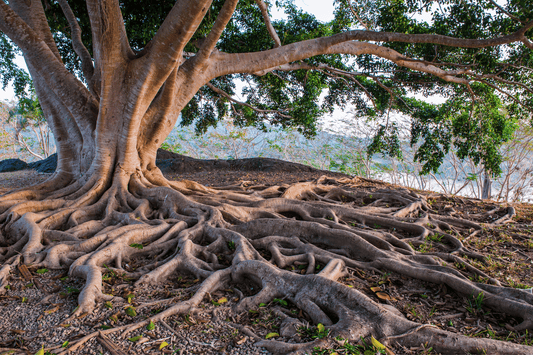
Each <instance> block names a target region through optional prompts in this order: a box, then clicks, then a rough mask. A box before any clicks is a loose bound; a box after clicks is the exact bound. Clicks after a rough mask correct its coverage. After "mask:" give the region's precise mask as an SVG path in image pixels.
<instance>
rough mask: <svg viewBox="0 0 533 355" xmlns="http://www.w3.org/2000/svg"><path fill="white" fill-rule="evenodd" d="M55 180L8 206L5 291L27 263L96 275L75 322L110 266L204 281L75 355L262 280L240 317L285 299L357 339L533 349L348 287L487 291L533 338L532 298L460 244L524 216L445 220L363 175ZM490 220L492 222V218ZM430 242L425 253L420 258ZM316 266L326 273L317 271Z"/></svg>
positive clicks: (17, 195) (1, 278)
mask: <svg viewBox="0 0 533 355" xmlns="http://www.w3.org/2000/svg"><path fill="white" fill-rule="evenodd" d="M56 179H59V180H56ZM54 181H55V182H56V183H57V181H60V182H61V183H62V185H61V187H60V189H57V186H56V188H55V189H54V188H53V187H52V186H53V184H49V183H44V184H41V185H40V186H39V188H38V189H37V190H35V191H33V190H21V191H17V192H14V193H11V194H9V195H6V196H4V197H2V198H0V213H1V215H0V223H2V234H1V235H0V261H1V262H2V266H1V267H0V286H1V289H3V286H4V285H5V284H6V282H7V279H8V276H9V272H10V270H11V268H13V267H14V266H16V265H18V264H19V263H20V262H23V263H25V264H30V263H32V264H35V265H38V266H40V267H47V268H50V269H66V268H69V274H70V276H72V277H77V278H81V279H84V280H85V286H84V287H83V289H82V291H81V292H80V295H79V299H78V302H79V307H78V309H77V310H76V311H75V312H74V314H73V315H72V317H76V316H79V315H81V314H84V313H86V312H92V311H93V310H94V309H95V306H96V304H97V303H99V302H104V301H107V300H111V299H113V298H114V296H110V295H106V294H104V292H103V289H102V275H103V274H104V273H106V272H109V271H111V272H114V273H117V274H120V275H124V276H126V277H129V278H132V279H135V280H137V281H136V284H135V285H136V287H140V286H141V285H145V284H148V285H150V284H157V283H160V282H163V281H165V280H167V279H169V278H171V277H172V276H173V275H175V274H176V273H186V274H190V275H194V277H195V278H198V279H201V280H203V281H202V283H201V285H200V286H199V287H198V289H197V290H196V291H195V293H194V295H193V296H192V297H191V298H190V299H188V300H186V301H182V302H178V303H175V304H172V300H170V301H169V302H166V301H165V303H170V305H169V307H168V308H167V309H166V310H164V311H163V312H161V313H158V314H157V315H155V316H153V317H151V318H150V319H146V320H145V321H143V322H140V323H137V324H134V325H129V326H123V327H117V328H114V329H110V330H106V331H102V332H101V333H100V332H95V333H94V334H90V335H87V336H86V337H84V338H82V339H80V340H78V341H76V342H75V343H73V344H72V345H71V348H70V350H74V349H76V348H78V347H80V346H81V345H82V344H83V343H84V342H86V341H87V340H89V339H91V338H93V337H96V336H98V335H99V334H102V335H105V334H109V333H111V332H116V331H122V332H123V336H126V334H128V333H129V332H131V331H133V330H134V329H137V328H139V327H142V326H144V325H146V324H148V323H149V322H150V321H154V322H158V321H159V322H163V321H164V319H165V318H167V317H169V316H172V315H179V314H181V315H183V314H188V313H190V312H193V311H194V310H195V309H196V307H197V306H198V305H199V304H200V302H202V300H203V299H204V297H206V296H207V295H208V294H209V293H212V292H214V291H216V290H217V289H225V288H229V287H232V286H234V285H238V284H250V285H254V289H256V290H259V291H258V292H257V293H255V294H253V295H250V296H248V297H244V298H242V297H241V298H242V299H241V300H240V302H239V304H238V305H237V306H236V308H237V309H236V310H237V311H243V310H247V309H248V308H250V307H254V306H257V305H259V304H260V303H267V302H270V301H271V300H273V299H274V298H283V299H286V300H287V301H290V302H291V303H292V304H294V305H296V306H297V307H298V308H299V309H301V310H302V311H303V312H305V314H306V315H307V316H308V317H309V319H311V320H312V322H314V323H322V324H324V325H326V326H327V327H328V328H329V329H330V330H331V334H333V335H339V336H342V337H343V338H345V339H348V340H350V341H358V340H359V339H360V338H361V337H363V338H369V337H371V336H373V337H374V338H376V339H379V340H380V341H381V342H382V343H383V344H386V345H391V346H394V345H395V344H400V345H402V346H407V347H410V346H418V345H420V344H421V343H424V344H425V343H428V344H429V345H430V346H432V347H433V348H434V349H436V351H438V352H441V353H449V354H458V353H477V352H482V351H487V353H490V354H530V353H531V351H532V350H531V347H527V346H522V345H518V344H513V343H506V342H501V341H494V340H490V339H482V338H472V337H466V336H462V335H458V334H454V333H450V332H446V331H443V330H440V329H438V328H437V327H434V326H429V325H426V324H417V323H415V322H412V321H409V320H407V319H406V318H404V317H403V316H402V315H401V313H400V312H398V311H397V310H395V309H394V308H393V307H392V306H390V305H384V304H378V303H376V302H374V301H372V300H371V299H370V298H368V297H367V296H365V295H364V294H362V293H360V292H359V291H357V290H355V289H352V288H348V287H346V286H345V285H343V284H342V283H339V282H337V280H338V279H339V278H341V277H343V276H345V275H347V271H348V270H373V271H376V272H378V273H381V272H395V273H397V274H400V275H404V276H405V277H411V278H416V279H419V280H423V281H427V282H431V283H434V284H445V285H447V286H448V287H449V288H451V289H453V290H455V291H456V292H458V293H460V294H463V295H465V296H467V297H477V296H478V295H479V294H483V297H484V304H485V305H487V306H488V307H491V308H494V309H497V310H499V311H500V312H505V313H506V314H508V315H510V316H513V317H515V318H517V319H521V320H522V323H521V324H520V325H519V326H517V327H516V330H522V329H533V295H531V294H529V293H526V292H523V291H520V290H515V289H510V288H505V287H502V286H501V285H500V283H499V282H498V280H496V279H493V278H491V277H489V276H488V275H486V274H485V273H484V272H482V271H481V270H479V269H477V268H476V267H474V266H473V265H471V264H470V263H469V262H468V258H471V259H477V260H479V261H481V262H484V261H485V260H484V258H483V256H482V255H479V254H478V253H475V252H474V251H472V250H469V249H468V248H466V247H465V245H464V244H463V243H462V242H461V240H460V239H459V238H458V237H457V236H458V235H462V236H465V237H466V236H468V235H471V234H472V233H475V231H479V230H481V229H482V228H483V227H484V226H486V227H487V226H488V227H492V226H495V225H498V224H501V223H508V222H509V221H510V220H511V218H512V217H513V216H514V214H515V211H514V209H512V208H506V209H503V210H502V209H496V210H493V211H489V212H487V213H485V214H479V215H472V216H470V217H471V219H469V220H466V219H464V218H458V217H452V216H442V215H439V214H438V213H436V212H435V211H432V208H431V206H430V205H429V204H428V202H427V200H426V199H425V198H424V197H423V196H421V195H417V194H415V193H413V192H411V191H407V190H386V189H382V190H378V191H374V192H372V193H369V192H364V191H354V190H353V189H352V187H354V184H355V183H356V181H355V180H354V181H352V180H349V179H345V180H339V181H337V180H331V179H328V178H325V177H323V178H321V179H319V180H317V181H315V182H307V183H298V184H295V185H292V186H288V187H281V186H272V187H264V186H250V187H248V188H244V187H242V186H234V187H230V188H226V189H220V188H216V189H214V188H207V187H204V186H202V185H199V184H197V183H193V182H187V181H185V182H181V183H175V182H168V181H166V180H165V179H164V178H163V177H162V175H161V174H160V173H157V172H154V171H151V172H146V174H137V175H132V176H129V177H124V176H122V177H115V178H114V179H105V178H92V177H88V178H87V179H86V180H85V181H84V182H83V183H81V182H79V181H78V182H73V183H72V184H70V185H69V183H70V181H68V179H65V177H55V178H54ZM32 191H33V192H32ZM487 218H490V219H491V220H492V221H491V222H490V223H485V224H484V223H482V221H483V220H486V219H487ZM517 234H518V235H521V234H520V229H519V228H517ZM525 238H527V236H525ZM422 246H424V248H426V250H424V252H420V251H417V250H416V249H417V248H418V249H420V247H422ZM465 257H466V258H465ZM267 259H268V260H267ZM135 260H143V263H142V266H139V267H138V268H137V269H135V270H132V269H130V268H129V267H127V265H128V264H129V263H131V262H132V261H135ZM291 265H306V266H305V271H304V272H303V274H296V273H293V272H289V271H286V270H284V269H285V268H287V267H289V266H291ZM317 265H325V267H323V268H322V269H321V270H320V271H319V272H318V273H316V270H317V267H316V266H317ZM453 265H457V266H459V269H457V268H454V267H453ZM469 276H470V278H472V279H480V278H484V279H486V280H488V283H477V282H474V281H471V279H469ZM239 292H240V291H239ZM145 306H147V307H148V306H151V305H150V304H148V305H145ZM282 318H283V319H284V321H283V322H284V323H283V327H285V326H293V327H296V326H297V325H298V324H301V323H300V321H299V320H298V319H295V318H292V317H290V316H287V315H284V316H283V317H282ZM321 342H322V340H320V341H318V340H317V341H314V342H311V343H304V344H293V343H291V344H289V343H283V342H279V341H271V340H268V341H267V340H263V341H260V342H259V343H258V345H259V346H264V347H266V348H267V349H269V350H271V351H273V352H276V353H289V352H292V353H303V352H305V351H308V350H309V349H311V348H312V347H314V346H317V345H320V343H321Z"/></svg>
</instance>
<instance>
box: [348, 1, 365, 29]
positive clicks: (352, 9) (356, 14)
mask: <svg viewBox="0 0 533 355" xmlns="http://www.w3.org/2000/svg"><path fill="white" fill-rule="evenodd" d="M346 2H347V3H348V7H349V8H350V11H351V12H352V14H353V15H354V16H355V18H356V19H357V21H359V23H360V24H361V25H362V26H363V27H364V28H365V29H366V30H369V29H370V28H369V27H368V25H367V24H366V23H365V22H364V21H363V19H362V18H361V17H360V16H359V13H358V12H357V11H355V9H354V8H353V6H352V3H351V0H346Z"/></svg>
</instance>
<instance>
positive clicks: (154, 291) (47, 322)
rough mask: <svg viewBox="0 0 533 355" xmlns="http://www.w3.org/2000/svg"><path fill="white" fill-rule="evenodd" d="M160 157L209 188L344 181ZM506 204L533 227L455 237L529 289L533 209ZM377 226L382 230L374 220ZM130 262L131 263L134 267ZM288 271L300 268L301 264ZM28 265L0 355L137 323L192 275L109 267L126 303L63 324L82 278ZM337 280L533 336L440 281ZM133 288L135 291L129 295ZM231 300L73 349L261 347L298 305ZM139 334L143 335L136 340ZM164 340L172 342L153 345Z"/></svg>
mask: <svg viewBox="0 0 533 355" xmlns="http://www.w3.org/2000/svg"><path fill="white" fill-rule="evenodd" d="M167 153H169V154H167ZM169 157H170V158H169ZM158 159H161V160H166V161H171V160H173V162H172V164H170V167H173V168H169V169H168V170H166V171H165V170H163V171H164V172H165V176H166V177H167V178H168V179H171V180H179V179H184V180H193V181H196V182H199V183H201V184H204V185H208V186H241V187H242V188H243V189H244V188H245V187H247V186H252V185H258V184H264V185H274V184H277V185H283V184H291V183H295V182H300V181H310V180H314V179H317V178H318V177H320V176H322V175H324V174H327V175H328V176H331V177H337V178H339V177H346V175H344V174H339V173H332V172H324V171H320V170H316V169H313V168H311V167H306V166H304V165H301V164H294V163H289V162H283V161H276V160H274V159H266V158H253V159H245V160H235V161H225V162H224V163H220V162H218V163H217V161H214V160H208V161H201V160H198V159H193V158H189V157H184V156H179V155H178V156H177V157H176V154H174V153H170V152H161V153H159V152H158ZM260 162H261V163H260ZM278 162H281V163H278ZM189 164H190V165H191V166H193V167H195V169H198V170H201V171H198V170H197V171H194V170H193V169H192V168H191V169H189V168H188V167H187V168H179V166H185V165H187V166H188V165H189ZM278 164H279V165H278ZM176 167H177V168H176ZM200 167H201V169H200ZM301 167H304V168H301ZM48 176H49V174H37V173H32V172H28V171H21V172H13V173H3V174H0V193H5V192H7V191H10V190H12V189H15V188H17V187H23V186H26V185H29V184H33V183H36V182H39V181H42V180H45V179H46V178H47V177H48ZM356 181H357V184H356V187H354V189H355V190H364V191H367V192H368V191H370V192H371V191H376V190H378V189H382V188H389V189H405V188H403V187H401V186H394V185H391V184H388V183H384V182H380V181H375V180H369V179H361V178H357V179H356ZM417 193H420V194H423V195H425V196H426V197H427V198H428V202H429V203H430V204H431V207H432V209H433V210H434V211H438V213H439V214H442V215H452V212H451V211H452V210H453V211H454V214H453V215H455V216H457V217H468V216H469V215H474V214H478V213H480V212H484V211H490V210H493V209H495V208H496V207H501V206H504V205H505V206H507V204H501V203H497V202H494V201H481V200H475V199H468V198H462V197H455V196H446V195H442V194H436V193H433V192H427V191H417ZM357 203H360V204H365V203H368V202H365V201H358V202H357ZM512 206H513V207H514V208H515V209H516V211H517V216H516V217H515V219H514V220H515V221H516V222H519V223H521V224H523V225H526V224H527V225H531V229H527V230H526V231H525V232H524V231H517V230H515V229H514V228H513V225H512V224H508V225H504V226H502V227H499V228H497V229H484V230H483V231H482V232H481V233H479V234H477V235H473V236H469V237H461V241H462V242H463V243H464V244H465V245H466V246H468V247H469V248H471V249H473V250H475V251H476V252H478V253H480V254H483V255H485V256H487V257H489V258H490V260H491V262H490V263H489V265H487V266H484V265H481V263H478V264H476V263H477V262H476V261H472V260H471V261H472V263H473V264H474V265H475V266H477V267H479V268H481V269H482V270H483V271H485V272H486V273H487V274H488V275H490V276H492V277H494V278H496V279H498V280H499V281H500V282H502V283H503V284H504V285H508V286H511V287H515V288H523V289H527V288H531V287H532V285H533V282H532V281H531V280H533V224H532V222H533V205H529V204H513V205H512ZM486 222H489V221H486ZM375 228H378V229H379V226H375ZM421 248H427V249H428V251H431V248H432V247H431V246H430V245H429V244H428V245H421V246H417V250H419V251H420V250H421ZM135 266H136V265H133V264H132V265H131V267H132V268H133V267H135ZM287 269H288V270H290V271H292V272H300V266H298V265H292V267H288V268H287ZM28 271H29V272H30V275H31V277H30V278H25V277H24V276H23V275H22V273H21V272H20V270H16V271H15V272H14V273H13V274H12V276H11V281H10V283H9V289H8V292H7V293H6V294H4V295H2V296H0V314H2V317H1V319H0V334H1V335H0V354H1V353H4V351H7V350H9V349H17V350H14V353H21V354H34V353H35V352H36V351H37V350H38V349H39V348H40V347H41V346H44V347H45V348H47V349H48V350H49V353H50V354H54V353H59V352H61V351H63V350H64V348H63V347H62V345H65V344H67V345H65V346H68V343H66V342H72V341H74V340H76V339H79V338H80V337H82V336H85V335H87V334H90V333H92V332H95V331H98V330H105V329H107V327H117V326H120V325H123V324H129V323H134V322H137V321H139V320H142V319H144V318H145V317H148V316H150V315H151V314H154V313H157V312H158V311H160V310H162V309H164V307H165V305H166V304H167V303H169V302H172V301H174V302H175V301H179V300H185V299H188V297H190V296H191V295H192V294H193V293H194V291H195V285H196V284H197V283H198V281H199V280H194V279H192V278H190V277H185V276H179V275H177V276H176V278H175V279H174V280H171V282H168V283H166V284H164V285H162V286H161V287H156V288H155V287H147V288H143V289H141V290H133V287H132V282H131V281H130V280H127V279H124V278H121V277H120V276H119V275H113V274H112V273H110V274H109V275H108V276H107V279H106V280H105V281H104V287H105V290H106V293H113V294H115V295H120V296H121V297H122V298H123V300H124V301H123V302H122V303H112V304H101V305H99V309H98V310H97V311H96V312H94V313H93V314H90V315H81V316H80V317H79V319H75V320H73V321H69V323H66V322H65V319H66V318H68V316H69V315H70V314H71V313H72V312H73V311H74V309H75V307H76V300H77V298H76V297H77V294H78V292H79V289H80V288H81V283H80V282H79V281H77V280H70V279H69V278H68V277H67V275H66V274H65V273H64V272H63V271H56V270H46V271H44V270H42V269H37V268H32V267H31V266H30V267H29V270H28ZM302 271H303V270H302ZM26 276H27V275H26ZM340 282H342V283H344V284H346V285H349V286H350V287H353V288H357V289H358V290H359V291H361V292H363V293H365V294H366V295H368V296H369V297H371V298H372V299H373V300H374V301H376V302H380V303H382V304H389V305H392V306H394V307H395V308H396V309H398V310H399V311H400V312H401V313H402V314H403V316H405V317H406V318H408V319H411V320H416V321H418V322H423V323H426V324H427V323H431V324H433V325H435V326H437V327H439V328H441V329H443V330H448V331H451V332H458V333H462V334H465V335H470V336H473V337H490V338H493V339H500V340H507V341H512V342H516V343H521V344H528V345H533V336H532V335H531V334H529V333H527V332H514V331H512V330H511V329H512V328H511V327H512V326H514V325H516V324H517V321H516V320H515V319H513V318H511V317H508V316H506V315H505V314H503V313H498V312H496V311H492V310H488V309H487V308H485V307H484V306H483V302H482V300H481V302H480V301H479V300H474V299H469V298H468V297H464V296H461V295H459V294H457V293H455V292H454V291H452V290H450V289H447V288H446V286H439V285H435V284H430V283H426V282H423V281H419V280H414V279H407V278H405V277H403V276H400V275H395V274H394V273H385V274H377V273H373V272H357V273H354V275H353V277H346V278H344V279H341V280H340ZM376 287H377V288H379V289H380V290H381V291H380V292H384V293H386V295H388V298H383V296H382V295H380V294H378V293H377V292H376V291H375V290H376ZM525 292H526V291H525ZM131 294H134V296H130V295H131ZM237 299H238V295H237V294H236V293H235V291H234V290H224V291H218V292H217V293H214V294H211V295H209V297H208V298H206V299H204V301H203V303H202V306H201V307H202V309H201V311H200V312H199V313H198V314H195V315H191V316H190V317H189V316H187V317H170V318H169V319H167V321H166V324H160V323H158V324H156V325H155V327H154V329H151V330H149V329H145V328H142V329H138V330H136V331H135V332H133V333H132V334H128V335H127V336H126V338H121V337H120V336H121V335H122V334H121V333H117V334H112V335H109V337H108V339H107V340H108V341H107V342H106V341H105V340H102V339H103V338H105V337H100V338H98V339H97V338H93V339H92V340H90V341H88V342H87V343H85V344H84V346H82V347H81V348H80V349H78V350H76V351H75V352H73V353H74V354H114V353H113V352H112V351H111V350H109V349H110V348H111V349H114V350H113V351H115V353H119V354H132V353H135V354H161V353H176V354H189V353H190V354H261V353H268V352H267V351H266V350H264V349H262V348H257V347H255V346H254V345H253V343H254V342H255V340H254V339H253V336H254V334H255V335H256V336H258V337H260V338H262V339H264V338H265V337H266V336H267V334H270V333H280V331H279V326H280V324H281V319H280V318H279V317H278V316H277V313H276V312H277V309H279V308H282V309H284V311H287V312H297V309H296V308H295V307H293V305H291V304H287V302H285V304H284V303H283V302H282V301H273V302H271V303H269V304H265V305H263V306H260V307H258V308H256V309H250V310H248V312H244V313H241V314H236V313H235V312H233V310H232V309H231V306H233V305H235V304H236V300H237ZM165 300H167V301H165ZM128 307H134V308H135V310H136V312H135V313H136V315H134V316H131V315H126V314H124V310H125V309H127V308H128ZM126 313H127V312H126ZM242 327H246V329H247V330H246V329H243V328H242ZM308 329H309V331H304V330H302V332H301V339H302V340H306V339H307V340H309V337H311V336H313V335H312V334H315V333H316V332H315V330H316V329H315V330H313V329H314V328H313V327H309V328H308ZM313 332H315V333H313ZM315 335H316V334H315ZM137 336H141V337H140V338H138V339H136V340H135V337H137ZM278 336H279V335H278ZM128 339H130V340H128ZM132 339H134V340H132ZM279 339H280V340H283V339H284V338H283V337H280V338H279ZM325 340H326V343H325V345H324V346H323V347H322V348H321V349H317V350H316V352H313V354H330V353H332V352H333V351H336V352H337V353H339V354H357V352H350V350H349V349H348V348H347V347H346V345H345V344H342V342H338V341H336V340H335V339H329V338H326V339H325ZM163 342H167V343H168V344H169V345H168V346H166V347H164V348H163V349H162V350H160V349H159V347H160V345H161V344H162V343H163ZM110 344H111V345H110ZM6 349H7V350H6ZM394 351H395V354H435V352H433V351H432V350H430V349H427V348H425V346H424V344H421V345H420V346H419V347H416V348H410V349H406V348H403V349H402V348H395V349H394ZM532 353H533V347H532Z"/></svg>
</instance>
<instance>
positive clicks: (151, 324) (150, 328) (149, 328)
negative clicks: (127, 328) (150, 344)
mask: <svg viewBox="0 0 533 355" xmlns="http://www.w3.org/2000/svg"><path fill="white" fill-rule="evenodd" d="M154 329H155V324H154V322H152V321H150V323H148V325H147V326H146V330H154Z"/></svg>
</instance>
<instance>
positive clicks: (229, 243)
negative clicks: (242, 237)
mask: <svg viewBox="0 0 533 355" xmlns="http://www.w3.org/2000/svg"><path fill="white" fill-rule="evenodd" d="M228 248H229V249H230V250H235V242H234V241H233V240H230V241H229V242H228Z"/></svg>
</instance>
